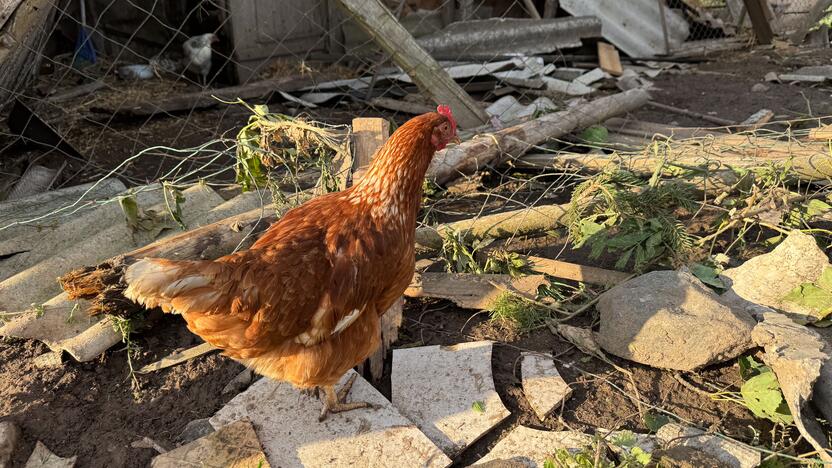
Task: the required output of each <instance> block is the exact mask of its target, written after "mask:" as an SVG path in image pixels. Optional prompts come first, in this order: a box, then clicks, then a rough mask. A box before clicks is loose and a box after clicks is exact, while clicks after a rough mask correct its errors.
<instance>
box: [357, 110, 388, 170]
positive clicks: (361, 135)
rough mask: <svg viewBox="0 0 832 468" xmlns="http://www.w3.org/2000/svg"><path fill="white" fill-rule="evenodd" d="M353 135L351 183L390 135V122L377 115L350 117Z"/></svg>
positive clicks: (365, 168) (365, 167)
mask: <svg viewBox="0 0 832 468" xmlns="http://www.w3.org/2000/svg"><path fill="white" fill-rule="evenodd" d="M352 135H353V148H354V150H353V166H352V171H353V177H352V180H353V183H355V182H357V181H358V180H359V179H360V178H361V176H362V175H363V174H364V171H366V170H367V166H369V165H370V161H372V159H373V156H374V155H375V154H376V151H378V149H379V148H381V146H382V145H383V144H384V142H385V141H387V139H388V138H389V137H390V122H388V121H387V120H386V119H381V118H378V117H358V118H355V119H352Z"/></svg>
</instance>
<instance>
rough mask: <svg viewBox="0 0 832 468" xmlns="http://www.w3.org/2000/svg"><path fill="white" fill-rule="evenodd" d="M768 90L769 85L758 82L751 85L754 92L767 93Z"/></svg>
mask: <svg viewBox="0 0 832 468" xmlns="http://www.w3.org/2000/svg"><path fill="white" fill-rule="evenodd" d="M766 91H768V86H766V85H764V84H762V83H757V84H755V85H754V86H752V87H751V92H752V93H765V92H766Z"/></svg>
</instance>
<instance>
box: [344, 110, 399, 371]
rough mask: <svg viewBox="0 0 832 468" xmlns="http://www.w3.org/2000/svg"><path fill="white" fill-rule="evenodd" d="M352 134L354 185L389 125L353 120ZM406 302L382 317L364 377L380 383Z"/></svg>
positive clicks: (368, 119) (366, 119)
mask: <svg viewBox="0 0 832 468" xmlns="http://www.w3.org/2000/svg"><path fill="white" fill-rule="evenodd" d="M352 135H353V152H352V154H353V157H352V160H353V167H352V170H353V174H352V182H353V183H355V182H358V181H359V180H361V177H362V175H363V173H364V171H366V169H367V166H369V165H370V162H372V160H373V157H374V156H375V155H376V152H378V150H379V148H381V147H382V146H383V145H384V142H386V141H387V139H388V138H390V122H388V121H387V120H386V119H381V118H377V117H358V118H355V119H352ZM403 305H404V300H403V299H401V298H400V299H399V300H397V301H396V303H395V304H393V305H392V306H391V307H390V308H389V309H387V311H386V312H384V315H382V316H381V346H379V347H378V349H377V350H376V351H375V352H374V353H373V354H371V355H370V357H369V358H367V360H366V361H364V363H363V364H361V365H360V366H359V369H362V370H363V371H362V373H363V374H365V375H366V374H367V372H366V371H367V370H369V374H370V378H371V379H372V380H373V381H375V382H378V381H380V380H381V377H382V374H383V373H384V359H385V358H386V357H387V351H388V350H389V349H390V346H391V345H392V344H393V342H395V341H396V340H397V339H398V337H399V326H401V324H402V307H403Z"/></svg>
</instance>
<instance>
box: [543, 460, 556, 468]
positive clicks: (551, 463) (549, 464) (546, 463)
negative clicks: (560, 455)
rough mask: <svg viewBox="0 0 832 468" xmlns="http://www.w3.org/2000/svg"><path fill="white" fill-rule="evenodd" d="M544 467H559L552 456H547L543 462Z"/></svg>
mask: <svg viewBox="0 0 832 468" xmlns="http://www.w3.org/2000/svg"><path fill="white" fill-rule="evenodd" d="M543 468H557V467H556V466H555V461H554V460H552V459H551V458H547V459H546V460H545V461H544V462H543Z"/></svg>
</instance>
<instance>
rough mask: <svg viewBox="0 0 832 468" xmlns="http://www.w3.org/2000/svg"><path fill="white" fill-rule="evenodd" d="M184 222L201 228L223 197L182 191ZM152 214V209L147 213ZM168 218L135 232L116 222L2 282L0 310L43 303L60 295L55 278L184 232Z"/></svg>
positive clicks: (160, 209)
mask: <svg viewBox="0 0 832 468" xmlns="http://www.w3.org/2000/svg"><path fill="white" fill-rule="evenodd" d="M183 195H184V196H185V201H184V202H182V219H183V221H184V223H185V225H186V226H187V227H189V228H190V227H193V226H194V225H199V223H200V221H201V220H202V219H204V218H205V216H206V215H207V213H208V212H209V211H211V209H213V208H214V207H216V206H218V205H220V204H221V203H223V202H224V200H223V199H222V197H220V196H219V195H217V194H216V192H214V191H213V190H212V189H210V188H209V187H207V186H200V185H197V186H192V187H191V188H188V189H187V190H185V191H183ZM150 209H152V210H154V211H155V212H156V213H159V214H161V213H166V211H167V207H166V204H165V203H160V204H158V205H156V206H153V207H151V208H150ZM148 211H149V210H148ZM174 226H175V223H173V222H171V221H170V218H169V216H167V217H165V221H162V222H158V223H150V226H147V227H145V228H144V229H138V230H136V231H134V230H133V229H131V228H130V227H129V226H128V225H127V223H115V224H113V225H112V226H109V227H107V228H105V229H102V230H100V231H98V232H97V233H96V234H95V235H94V236H91V237H89V238H85V239H82V240H81V241H80V242H78V243H76V244H75V245H72V246H69V247H67V248H66V249H64V250H61V251H59V252H57V253H56V254H55V255H53V256H51V257H49V258H46V259H44V260H42V261H40V262H38V263H36V264H35V265H33V266H31V267H30V268H28V269H26V270H24V271H21V272H18V273H16V274H15V275H14V276H11V277H9V278H7V279H5V280H3V282H0V310H6V311H10V312H17V311H21V310H25V309H27V308H29V307H30V305H31V304H41V303H43V302H44V301H47V300H49V299H50V298H52V297H54V296H55V295H57V294H59V293H60V292H61V287H60V285H59V284H58V282H57V281H55V278H56V277H57V276H60V275H62V274H64V273H67V272H69V271H71V270H73V269H75V268H80V267H83V266H86V265H96V264H98V263H99V262H101V261H103V260H106V259H108V258H110V257H114V256H116V255H119V254H121V253H124V252H127V251H129V250H133V249H136V248H138V247H141V246H143V245H147V244H149V243H151V242H153V241H155V240H156V239H157V238H159V237H163V236H167V235H172V234H176V233H178V232H181V231H180V230H179V229H178V227H174Z"/></svg>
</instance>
